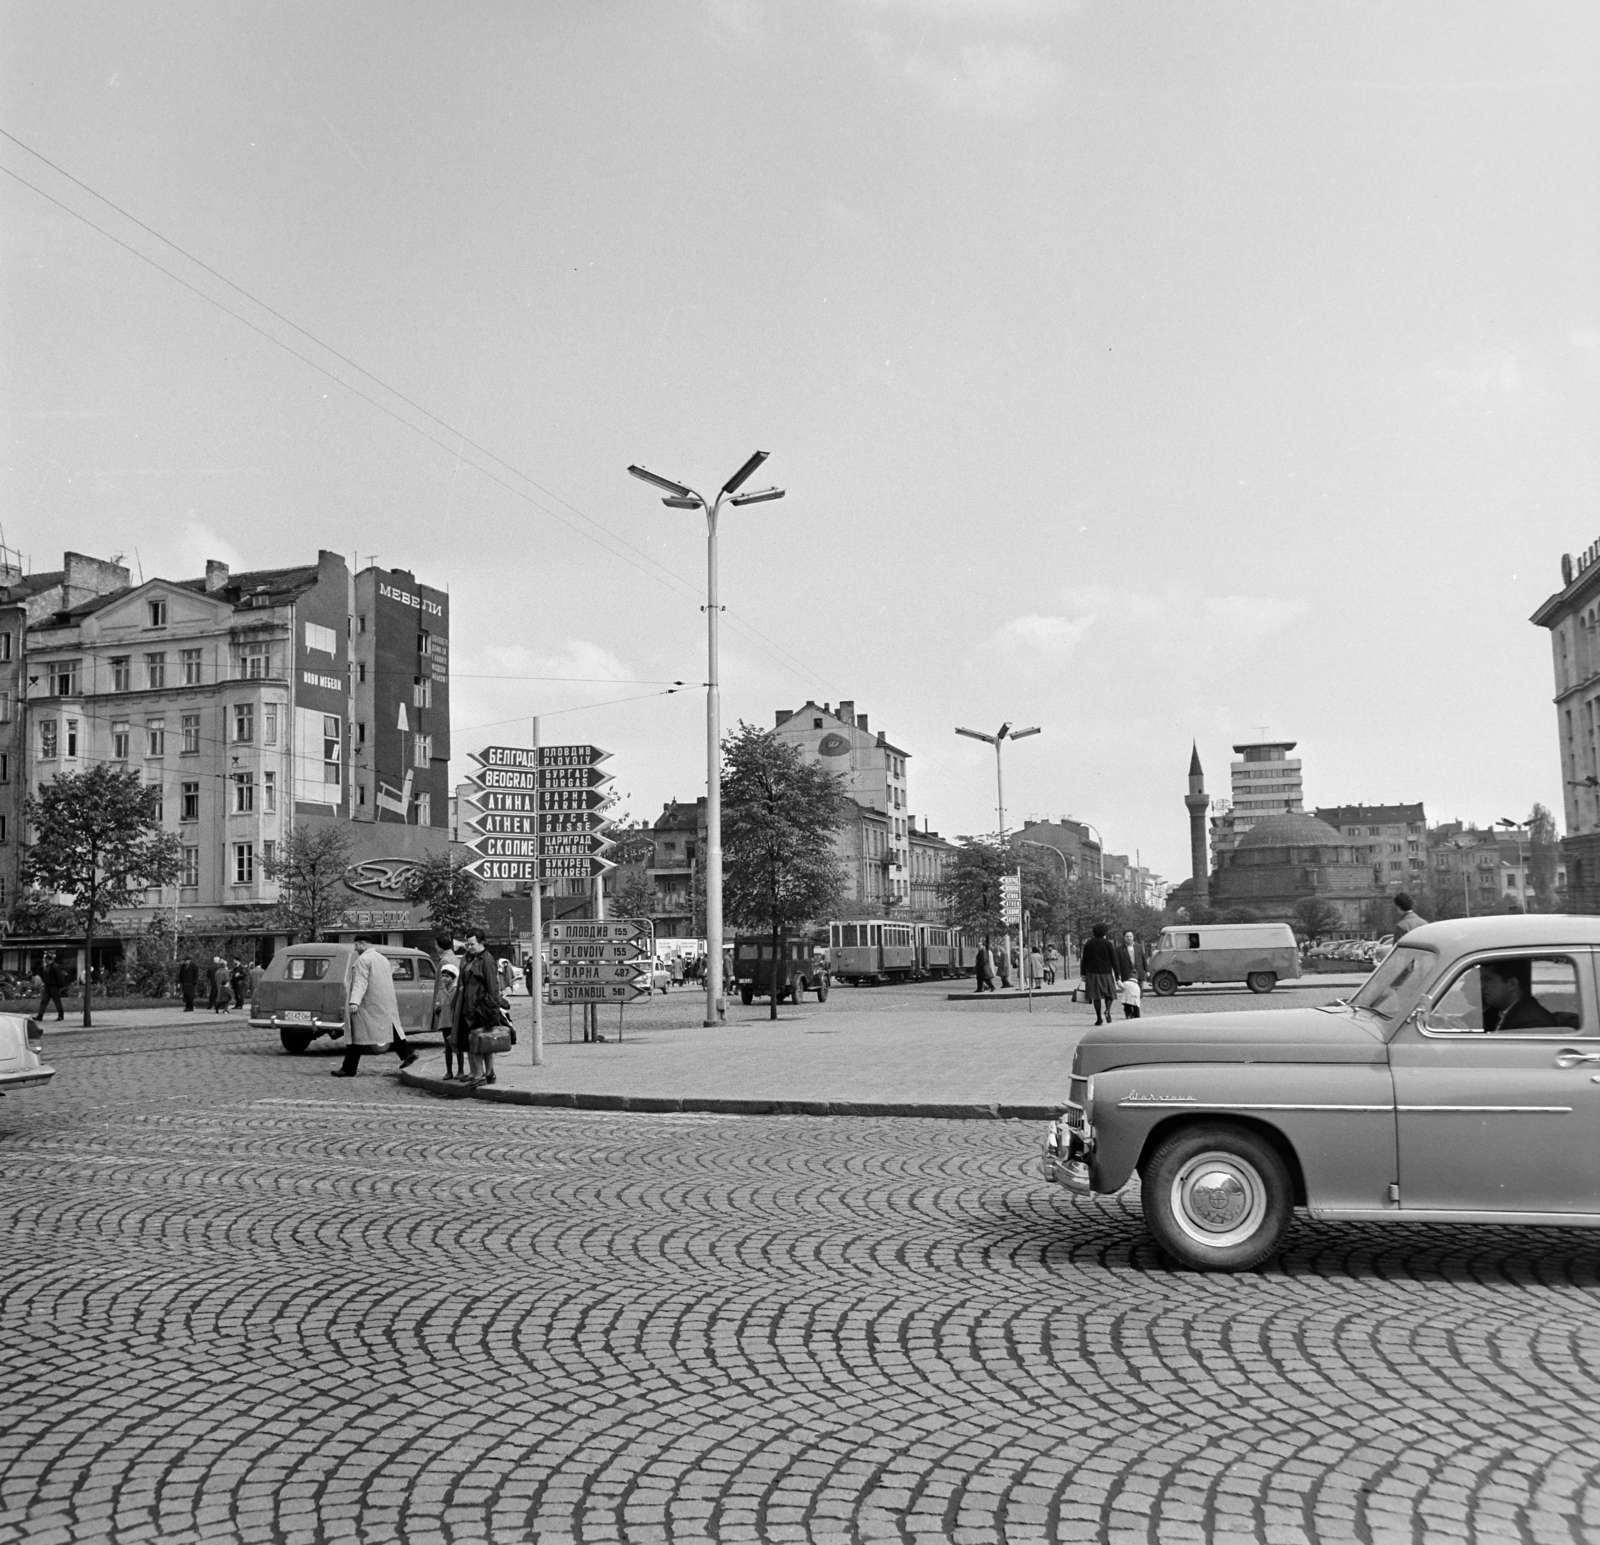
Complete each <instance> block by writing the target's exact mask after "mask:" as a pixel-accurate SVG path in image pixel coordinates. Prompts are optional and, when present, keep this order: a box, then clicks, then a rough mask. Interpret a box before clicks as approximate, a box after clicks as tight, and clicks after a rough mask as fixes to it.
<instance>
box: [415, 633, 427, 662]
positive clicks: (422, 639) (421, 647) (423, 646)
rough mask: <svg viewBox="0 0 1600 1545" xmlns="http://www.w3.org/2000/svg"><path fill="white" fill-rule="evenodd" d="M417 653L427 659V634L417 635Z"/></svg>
mask: <svg viewBox="0 0 1600 1545" xmlns="http://www.w3.org/2000/svg"><path fill="white" fill-rule="evenodd" d="M417 653H418V654H419V655H421V656H422V657H423V659H427V657H428V635H427V634H426V633H419V634H417Z"/></svg>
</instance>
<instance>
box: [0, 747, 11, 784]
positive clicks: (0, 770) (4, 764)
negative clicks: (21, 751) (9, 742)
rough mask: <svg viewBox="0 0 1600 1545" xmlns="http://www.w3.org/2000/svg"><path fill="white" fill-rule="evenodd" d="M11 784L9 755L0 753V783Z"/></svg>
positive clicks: (3, 752) (7, 752) (8, 753)
mask: <svg viewBox="0 0 1600 1545" xmlns="http://www.w3.org/2000/svg"><path fill="white" fill-rule="evenodd" d="M10 782H11V753H10V752H9V751H0V783H10Z"/></svg>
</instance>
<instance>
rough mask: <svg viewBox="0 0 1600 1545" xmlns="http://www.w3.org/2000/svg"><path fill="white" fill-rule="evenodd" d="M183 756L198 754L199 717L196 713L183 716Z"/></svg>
mask: <svg viewBox="0 0 1600 1545" xmlns="http://www.w3.org/2000/svg"><path fill="white" fill-rule="evenodd" d="M183 754H184V755H185V756H198V755H199V754H200V715H199V714H197V713H186V714H185V715H184V716H183Z"/></svg>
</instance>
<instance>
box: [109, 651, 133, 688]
mask: <svg viewBox="0 0 1600 1545" xmlns="http://www.w3.org/2000/svg"><path fill="white" fill-rule="evenodd" d="M132 689H133V660H132V657H131V656H130V655H125V654H114V655H112V657H111V690H112V691H113V692H129V691H132Z"/></svg>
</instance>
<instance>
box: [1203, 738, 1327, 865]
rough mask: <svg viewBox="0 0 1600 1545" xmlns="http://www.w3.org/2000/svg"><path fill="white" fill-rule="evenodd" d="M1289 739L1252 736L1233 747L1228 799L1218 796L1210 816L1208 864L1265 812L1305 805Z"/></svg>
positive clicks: (1229, 848) (1288, 812)
mask: <svg viewBox="0 0 1600 1545" xmlns="http://www.w3.org/2000/svg"><path fill="white" fill-rule="evenodd" d="M1295 744H1296V743H1295V742H1294V741H1292V740H1253V741H1246V742H1244V743H1243V744H1242V745H1237V746H1235V747H1234V748H1233V754H1234V760H1233V761H1232V762H1230V763H1229V764H1228V775H1229V780H1230V784H1231V787H1230V793H1231V795H1232V798H1231V799H1229V800H1226V801H1224V800H1218V801H1217V802H1216V804H1215V805H1214V806H1213V809H1214V810H1215V812H1216V813H1215V814H1214V815H1213V816H1212V818H1211V867H1212V868H1213V869H1216V868H1218V867H1219V864H1218V857H1219V855H1220V854H1223V853H1227V852H1231V851H1232V850H1233V849H1234V848H1235V847H1237V846H1238V844H1239V839H1240V838H1241V837H1242V836H1244V834H1245V833H1246V832H1247V831H1249V830H1250V828H1251V827H1252V826H1254V825H1255V823H1256V822H1257V821H1260V820H1264V819H1265V818H1266V817H1267V816H1273V815H1292V814H1296V813H1298V812H1300V811H1303V810H1304V809H1305V784H1304V780H1303V777H1302V773H1301V764H1300V758H1299V757H1291V756H1290V755H1289V753H1290V752H1291V751H1293V750H1294V748H1295Z"/></svg>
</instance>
